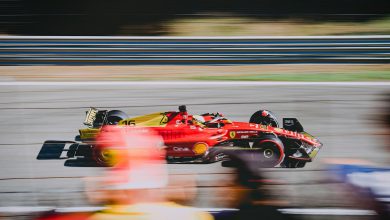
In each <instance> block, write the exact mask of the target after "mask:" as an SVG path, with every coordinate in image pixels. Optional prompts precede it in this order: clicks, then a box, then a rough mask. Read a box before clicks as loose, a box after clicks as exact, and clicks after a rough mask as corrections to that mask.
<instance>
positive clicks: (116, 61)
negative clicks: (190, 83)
mask: <svg viewBox="0 0 390 220" xmlns="http://www.w3.org/2000/svg"><path fill="white" fill-rule="evenodd" d="M0 46H1V47H0V65H33V64H34V65H38V64H41V65H49V64H50V65H53V64H54V65H122V64H260V63H388V62H389V61H390V56H389V55H390V36H388V35H379V36H375V35H374V36H364V37H361V36H338V37H335V36H313V37H32V36H25V37H12V36H4V37H1V38H0Z"/></svg>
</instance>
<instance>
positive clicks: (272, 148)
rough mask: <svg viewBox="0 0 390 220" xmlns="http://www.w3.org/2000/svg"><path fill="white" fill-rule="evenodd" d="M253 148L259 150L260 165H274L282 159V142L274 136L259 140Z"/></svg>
mask: <svg viewBox="0 0 390 220" xmlns="http://www.w3.org/2000/svg"><path fill="white" fill-rule="evenodd" d="M254 148H257V149H258V150H259V151H258V152H259V154H258V156H259V157H260V158H259V160H260V161H259V162H260V163H261V166H262V167H276V166H278V165H279V164H280V163H281V162H282V161H283V159H284V147H283V143H282V142H281V141H280V140H278V139H276V138H274V139H264V140H261V141H259V142H258V143H257V144H256V145H255V146H254Z"/></svg>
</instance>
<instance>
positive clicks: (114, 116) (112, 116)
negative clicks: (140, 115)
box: [106, 110, 128, 125]
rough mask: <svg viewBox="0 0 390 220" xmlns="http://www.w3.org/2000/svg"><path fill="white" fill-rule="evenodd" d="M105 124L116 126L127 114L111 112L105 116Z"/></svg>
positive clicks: (116, 111) (118, 111)
mask: <svg viewBox="0 0 390 220" xmlns="http://www.w3.org/2000/svg"><path fill="white" fill-rule="evenodd" d="M106 117H107V118H106V120H107V124H109V125H116V124H118V122H119V121H121V120H123V119H126V118H128V116H127V114H126V113H124V112H123V111H120V110H111V111H109V112H108V113H107V116H106Z"/></svg>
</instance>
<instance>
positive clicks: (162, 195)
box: [40, 125, 213, 220]
mask: <svg viewBox="0 0 390 220" xmlns="http://www.w3.org/2000/svg"><path fill="white" fill-rule="evenodd" d="M96 140H97V147H98V148H99V150H101V151H102V152H104V155H105V156H106V157H107V158H108V160H109V162H111V163H112V164H113V166H112V167H109V168H107V170H106V173H105V175H104V176H103V177H98V178H96V179H90V180H89V181H87V184H89V185H90V187H91V186H92V188H90V189H89V190H87V192H88V191H94V192H95V193H100V194H101V197H100V198H99V200H100V201H104V202H105V204H106V208H105V209H104V210H102V211H99V212H96V213H89V214H85V213H79V214H76V213H74V214H65V215H62V214H58V213H55V214H51V215H47V216H44V217H42V218H40V220H43V219H44V220H54V219H61V220H65V219H79V220H82V219H88V220H103V219H104V220H106V219H143V220H144V219H145V220H154V219H156V220H157V219H158V220H165V219H166V220H168V219H172V218H176V219H193V220H212V219H213V217H212V216H211V215H210V214H209V213H206V212H202V211H199V210H197V209H194V208H191V207H185V206H182V205H178V204H176V203H174V202H170V201H168V199H167V197H166V189H167V184H168V171H167V167H166V161H165V150H164V148H163V146H162V139H161V137H160V136H158V135H157V134H156V133H155V132H154V131H153V130H151V129H148V128H142V127H137V128H136V127H129V126H120V127H119V126H111V125H110V126H105V127H103V128H102V130H101V132H100V133H99V135H98V136H97V138H96ZM88 196H89V195H88ZM90 199H92V200H94V198H93V197H92V198H90ZM92 202H96V201H92Z"/></svg>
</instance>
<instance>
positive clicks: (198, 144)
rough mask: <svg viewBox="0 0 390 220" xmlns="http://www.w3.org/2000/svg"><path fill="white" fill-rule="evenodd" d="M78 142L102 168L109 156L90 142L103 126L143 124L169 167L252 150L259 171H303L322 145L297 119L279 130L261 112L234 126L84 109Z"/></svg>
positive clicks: (215, 118) (213, 117)
mask: <svg viewBox="0 0 390 220" xmlns="http://www.w3.org/2000/svg"><path fill="white" fill-rule="evenodd" d="M84 124H85V125H87V126H88V128H85V129H80V130H79V132H80V136H79V137H78V140H80V141H81V142H84V143H86V144H89V145H90V146H91V149H92V152H93V158H94V160H96V161H97V162H98V163H99V164H106V163H107V160H108V157H109V155H107V153H106V151H104V150H102V149H100V148H99V147H98V145H96V144H95V143H94V138H95V137H96V135H97V134H98V133H99V132H100V131H101V129H102V127H104V125H117V126H137V127H139V126H142V127H148V128H150V129H152V130H155V131H156V132H157V133H158V134H159V135H161V137H162V139H163V141H164V146H165V150H166V156H167V160H168V161H169V162H172V163H180V162H185V163H192V162H201V163H211V162H216V161H221V160H228V159H229V156H228V155H231V154H232V153H233V154H235V153H240V152H254V154H253V155H255V156H256V157H257V158H256V160H258V161H259V162H260V163H261V164H262V166H263V167H276V166H281V167H286V168H298V167H299V168H300V167H304V166H305V164H306V162H311V161H312V160H313V158H314V157H315V156H316V154H317V152H318V151H319V149H320V148H321V147H322V143H321V142H320V141H319V140H318V139H317V138H315V137H313V136H312V135H310V134H308V133H306V132H305V131H304V130H303V127H302V125H301V124H300V123H299V121H298V120H297V119H296V118H284V119H283V128H280V127H279V123H278V121H277V119H276V117H275V116H274V115H273V114H272V112H270V111H268V110H259V111H257V112H255V113H254V114H253V115H252V117H251V118H250V120H249V122H236V121H231V120H229V119H227V118H226V117H225V116H224V115H223V114H221V113H205V114H201V115H191V114H188V112H187V109H186V106H184V105H183V106H179V111H168V112H157V113H152V114H147V115H143V116H138V117H134V118H129V117H128V116H127V115H126V114H125V113H124V112H122V111H119V110H111V111H108V110H98V109H96V108H91V109H89V111H87V115H86V119H85V121H84Z"/></svg>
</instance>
